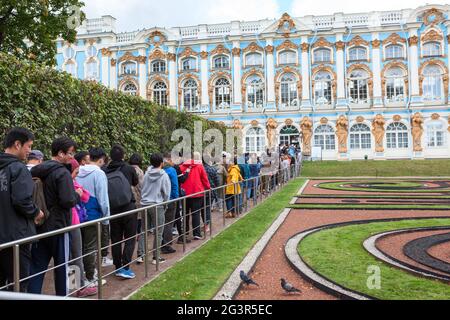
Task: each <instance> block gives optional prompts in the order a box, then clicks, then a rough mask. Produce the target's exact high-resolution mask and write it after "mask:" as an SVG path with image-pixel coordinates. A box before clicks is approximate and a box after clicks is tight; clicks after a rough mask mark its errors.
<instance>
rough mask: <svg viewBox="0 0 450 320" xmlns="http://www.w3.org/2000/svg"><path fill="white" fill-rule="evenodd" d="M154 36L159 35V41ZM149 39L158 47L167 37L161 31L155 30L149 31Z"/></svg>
mask: <svg viewBox="0 0 450 320" xmlns="http://www.w3.org/2000/svg"><path fill="white" fill-rule="evenodd" d="M156 37H159V41H155V38H156ZM149 40H150V43H152V44H153V45H154V46H156V47H159V46H161V45H162V44H163V43H164V41H166V40H167V37H166V36H165V35H164V34H163V33H162V32H160V31H158V30H156V31H153V32H152V33H150V36H149Z"/></svg>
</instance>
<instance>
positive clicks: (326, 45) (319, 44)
mask: <svg viewBox="0 0 450 320" xmlns="http://www.w3.org/2000/svg"><path fill="white" fill-rule="evenodd" d="M322 49H327V50H330V61H316V59H315V52H316V51H317V50H322ZM311 62H312V64H334V46H333V44H332V43H331V42H329V41H328V40H327V39H325V38H324V37H320V38H319V40H317V41H316V42H315V43H314V44H313V45H312V47H311Z"/></svg>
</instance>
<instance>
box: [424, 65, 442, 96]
mask: <svg viewBox="0 0 450 320" xmlns="http://www.w3.org/2000/svg"><path fill="white" fill-rule="evenodd" d="M422 86H423V99H424V100H425V101H436V100H442V98H443V92H444V90H443V86H444V84H443V80H442V71H441V68H440V67H438V66H436V65H430V66H427V67H426V68H425V70H424V71H423V84H422Z"/></svg>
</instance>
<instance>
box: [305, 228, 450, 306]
mask: <svg viewBox="0 0 450 320" xmlns="http://www.w3.org/2000/svg"><path fill="white" fill-rule="evenodd" d="M431 226H450V219H427V220H402V221H395V222H382V223H380V222H377V223H369V224H365V225H354V226H346V227H340V228H334V229H329V230H324V231H321V232H318V233H315V234H312V235H310V236H308V237H307V238H305V239H304V240H303V241H302V242H301V243H300V245H299V248H298V251H299V253H300V255H301V256H302V258H303V259H304V260H305V262H306V263H308V264H309V265H310V266H311V267H312V268H313V269H314V270H316V271H317V272H319V273H320V274H322V275H323V276H325V277H327V278H328V279H330V280H332V281H334V282H336V283H338V284H340V285H342V286H344V287H346V288H348V289H352V290H355V291H357V292H360V293H364V294H367V295H369V296H372V297H375V298H378V299H383V300H448V299H450V286H449V285H448V284H445V283H442V282H440V281H437V280H432V279H425V278H420V277H417V276H414V275H412V274H409V273H407V272H405V271H403V270H400V269H397V268H394V267H391V266H389V265H387V264H385V263H384V262H381V261H379V260H377V259H376V258H374V257H373V256H371V255H370V254H369V253H368V252H367V251H366V250H365V249H364V248H363V246H362V243H363V242H364V241H365V240H366V239H367V238H369V237H371V236H373V235H376V234H379V233H382V232H388V231H391V230H398V229H406V228H417V227H431ZM369 266H378V267H380V269H381V289H380V290H370V289H369V288H368V286H367V282H368V277H369V276H370V275H371V274H368V267H369Z"/></svg>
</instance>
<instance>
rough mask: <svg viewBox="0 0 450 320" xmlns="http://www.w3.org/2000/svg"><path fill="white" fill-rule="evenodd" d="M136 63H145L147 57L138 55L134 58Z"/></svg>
mask: <svg viewBox="0 0 450 320" xmlns="http://www.w3.org/2000/svg"><path fill="white" fill-rule="evenodd" d="M136 61H137V63H146V62H147V57H146V56H138V57H137V58H136Z"/></svg>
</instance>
